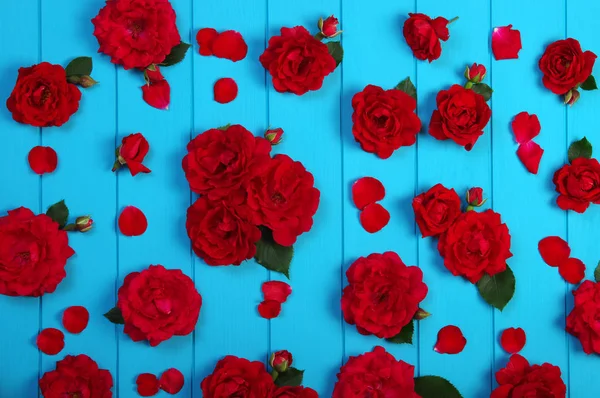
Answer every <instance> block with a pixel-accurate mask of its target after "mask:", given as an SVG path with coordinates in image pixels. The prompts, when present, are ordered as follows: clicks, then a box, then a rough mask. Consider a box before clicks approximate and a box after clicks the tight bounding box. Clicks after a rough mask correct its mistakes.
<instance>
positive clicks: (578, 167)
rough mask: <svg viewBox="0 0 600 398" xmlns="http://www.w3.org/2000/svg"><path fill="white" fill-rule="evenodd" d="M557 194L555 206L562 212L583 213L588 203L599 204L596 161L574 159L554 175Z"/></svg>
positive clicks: (599, 177) (599, 165) (599, 175)
mask: <svg viewBox="0 0 600 398" xmlns="http://www.w3.org/2000/svg"><path fill="white" fill-rule="evenodd" d="M552 181H553V182H554V185H555V186H556V192H558V198H557V199H556V204H558V207H560V208H561V209H563V210H573V211H576V212H577V213H583V212H584V211H585V210H586V209H587V208H588V207H589V206H590V203H594V204H600V163H598V161H597V160H596V159H587V158H576V159H573V161H572V162H571V164H566V165H564V166H563V167H562V168H560V169H559V170H557V171H556V173H554V178H553V180H552Z"/></svg>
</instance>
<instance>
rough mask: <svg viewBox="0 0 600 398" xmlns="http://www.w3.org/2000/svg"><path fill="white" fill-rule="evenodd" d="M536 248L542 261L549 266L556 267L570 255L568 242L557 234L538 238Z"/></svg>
mask: <svg viewBox="0 0 600 398" xmlns="http://www.w3.org/2000/svg"><path fill="white" fill-rule="evenodd" d="M538 250H539V252H540V254H541V256H542V259H543V260H544V262H545V263H546V264H548V265H549V266H551V267H558V266H559V265H560V264H562V263H563V262H565V261H567V259H568V258H569V256H570V255H571V248H570V247H569V244H568V243H567V242H565V240H564V239H562V238H560V237H558V236H548V237H546V238H544V239H542V240H540V242H539V243H538Z"/></svg>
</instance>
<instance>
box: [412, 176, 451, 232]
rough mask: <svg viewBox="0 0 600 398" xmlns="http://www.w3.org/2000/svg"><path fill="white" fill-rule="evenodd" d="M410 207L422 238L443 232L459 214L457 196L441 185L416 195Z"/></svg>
mask: <svg viewBox="0 0 600 398" xmlns="http://www.w3.org/2000/svg"><path fill="white" fill-rule="evenodd" d="M412 207H413V211H414V212H415V219H416V221H417V225H418V226H419V229H420V230H421V235H422V236H423V238H425V237H428V236H437V235H439V234H441V233H442V232H445V231H446V230H447V229H448V228H450V226H451V225H452V223H453V222H454V220H456V218H457V217H458V216H459V215H460V214H461V210H460V198H459V197H458V194H457V193H456V191H455V190H454V189H448V188H446V187H445V186H443V185H442V184H436V185H434V186H433V187H431V188H430V189H429V191H427V192H423V193H422V194H420V195H417V196H416V197H415V198H414V199H413V202H412Z"/></svg>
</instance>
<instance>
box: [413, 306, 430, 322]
mask: <svg viewBox="0 0 600 398" xmlns="http://www.w3.org/2000/svg"><path fill="white" fill-rule="evenodd" d="M430 315H431V314H430V313H429V312H427V311H425V310H424V309H423V308H419V309H418V310H417V312H416V313H415V316H414V317H413V318H414V319H416V320H417V321H420V320H422V319H425V318H427V317H428V316H430Z"/></svg>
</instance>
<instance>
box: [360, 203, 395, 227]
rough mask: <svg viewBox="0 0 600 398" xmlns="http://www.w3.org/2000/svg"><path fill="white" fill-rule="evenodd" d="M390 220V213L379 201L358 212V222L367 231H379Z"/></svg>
mask: <svg viewBox="0 0 600 398" xmlns="http://www.w3.org/2000/svg"><path fill="white" fill-rule="evenodd" d="M388 222H390V213H389V212H388V211H387V210H386V209H385V208H384V207H383V206H382V205H380V204H379V203H371V204H370V205H368V206H367V207H365V208H364V210H363V211H362V212H361V213H360V223H361V225H362V226H363V228H364V229H365V231H367V232H369V233H371V234H372V233H375V232H378V231H381V230H382V229H383V227H385V226H386V225H387V224H388Z"/></svg>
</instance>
